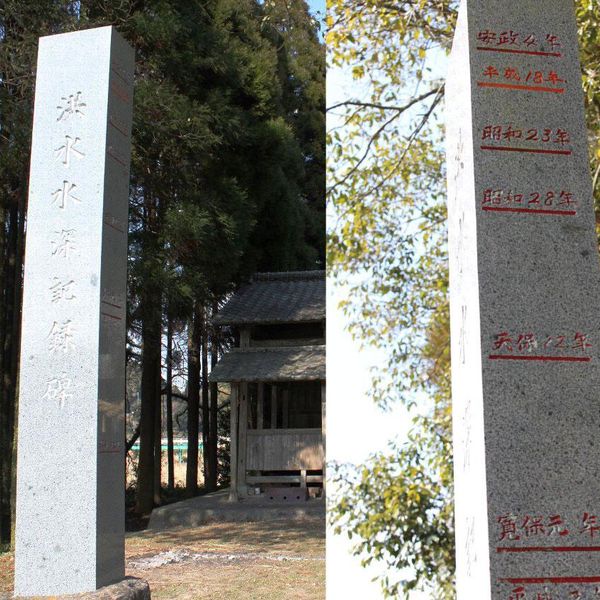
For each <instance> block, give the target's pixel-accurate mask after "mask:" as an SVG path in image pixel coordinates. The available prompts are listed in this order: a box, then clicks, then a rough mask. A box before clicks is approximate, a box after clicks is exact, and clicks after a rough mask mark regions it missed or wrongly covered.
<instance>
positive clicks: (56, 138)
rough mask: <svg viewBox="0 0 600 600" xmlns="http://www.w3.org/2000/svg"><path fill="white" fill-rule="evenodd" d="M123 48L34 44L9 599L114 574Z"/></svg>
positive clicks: (75, 38)
mask: <svg viewBox="0 0 600 600" xmlns="http://www.w3.org/2000/svg"><path fill="white" fill-rule="evenodd" d="M133 62H134V56H133V50H132V49H131V47H130V46H129V45H128V44H127V43H126V42H125V41H124V40H123V38H122V37H121V36H120V35H119V34H118V33H117V32H116V30H115V29H114V28H113V27H101V28H97V29H91V30H86V31H77V32H73V33H66V34H61V35H53V36H48V37H44V38H41V39H40V44H39V53H38V65H37V81H36V95H35V115H34V122H33V140H32V154H31V172H30V183H29V206H28V215H27V217H28V218H27V245H26V258H25V284H24V286H25V287H24V299H23V332H22V344H21V370H20V388H19V422H18V425H19V437H18V455H17V523H16V564H15V593H16V595H22V596H33V595H40V596H41V595H51V594H52V595H55V594H57V595H58V594H60V595H62V594H71V593H78V592H86V591H92V590H95V589H97V588H98V587H101V586H104V585H107V584H109V583H112V582H116V581H119V580H121V579H122V578H123V576H124V547H123V539H124V521H125V518H124V505H125V500H124V488H125V482H124V470H125V469H124V436H125V432H124V395H125V292H126V270H127V208H128V190H129V160H130V147H131V142H130V131H131V118H132V90H133Z"/></svg>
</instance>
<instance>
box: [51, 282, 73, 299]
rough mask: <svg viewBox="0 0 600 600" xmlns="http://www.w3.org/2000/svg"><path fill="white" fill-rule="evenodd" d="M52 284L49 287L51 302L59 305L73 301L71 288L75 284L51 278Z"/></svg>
mask: <svg viewBox="0 0 600 600" xmlns="http://www.w3.org/2000/svg"><path fill="white" fill-rule="evenodd" d="M53 280H54V283H53V284H52V285H51V286H50V292H51V294H52V295H51V298H50V300H51V302H52V303H54V304H59V303H60V302H63V301H65V300H73V299H74V298H75V294H73V286H74V285H75V282H74V281H73V280H72V279H71V280H70V281H64V280H62V279H60V278H59V277H53Z"/></svg>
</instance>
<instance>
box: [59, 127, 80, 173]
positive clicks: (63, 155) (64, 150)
mask: <svg viewBox="0 0 600 600" xmlns="http://www.w3.org/2000/svg"><path fill="white" fill-rule="evenodd" d="M79 142H81V138H78V137H76V138H72V137H71V136H70V135H65V143H64V144H63V145H62V146H59V147H58V148H56V150H54V155H55V156H56V157H57V158H58V159H60V161H61V162H62V164H63V165H65V166H66V167H70V166H71V156H75V158H78V159H82V158H83V157H84V156H85V154H84V153H83V152H82V151H81V150H80V149H79V148H77V146H78V145H79Z"/></svg>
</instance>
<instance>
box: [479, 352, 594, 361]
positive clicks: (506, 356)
mask: <svg viewBox="0 0 600 600" xmlns="http://www.w3.org/2000/svg"><path fill="white" fill-rule="evenodd" d="M488 358H489V359H490V360H541V361H556V362H590V361H591V360H592V359H591V358H590V357H589V356H531V355H523V356H519V355H518V354H490V355H489V357H488Z"/></svg>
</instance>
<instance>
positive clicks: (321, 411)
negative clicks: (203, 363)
mask: <svg viewBox="0 0 600 600" xmlns="http://www.w3.org/2000/svg"><path fill="white" fill-rule="evenodd" d="M213 323H214V324H215V325H218V326H222V327H228V328H230V330H231V332H232V333H233V335H234V337H235V347H234V348H232V349H231V350H229V351H228V352H227V353H226V354H225V355H224V356H223V357H222V358H221V360H220V361H219V363H218V364H217V365H216V366H215V367H214V368H213V370H212V373H211V375H210V379H211V381H217V382H219V383H228V384H229V385H230V386H231V494H230V498H231V499H232V500H238V499H243V498H246V497H248V496H256V495H265V496H266V497H267V499H269V498H278V499H281V498H287V497H288V496H290V494H287V493H286V490H288V491H289V492H290V493H292V492H293V496H294V497H295V498H302V499H306V498H308V497H309V496H321V495H323V489H324V485H323V482H324V478H323V476H324V470H325V272H324V271H293V272H282V273H258V274H256V275H255V276H254V277H253V278H252V280H251V281H250V282H249V283H248V284H246V285H244V286H243V287H241V288H240V289H239V291H238V292H237V293H236V294H234V295H233V297H232V298H231V299H230V300H229V302H228V303H227V304H226V305H225V306H224V307H223V308H222V309H221V310H220V311H219V312H218V313H217V314H216V316H215V318H214V319H213ZM290 488H293V489H290Z"/></svg>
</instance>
